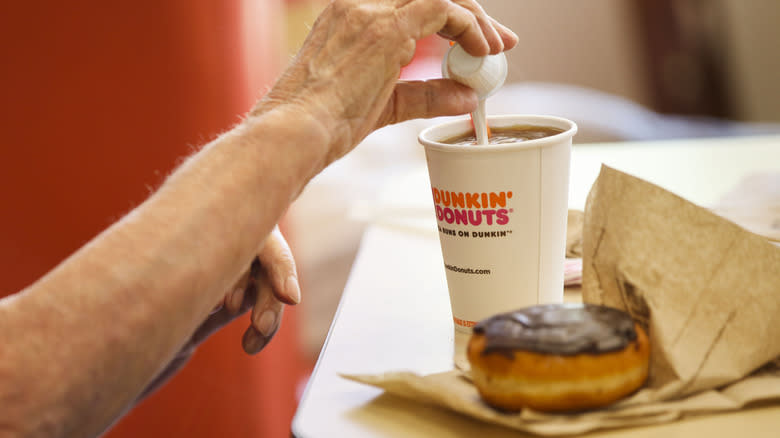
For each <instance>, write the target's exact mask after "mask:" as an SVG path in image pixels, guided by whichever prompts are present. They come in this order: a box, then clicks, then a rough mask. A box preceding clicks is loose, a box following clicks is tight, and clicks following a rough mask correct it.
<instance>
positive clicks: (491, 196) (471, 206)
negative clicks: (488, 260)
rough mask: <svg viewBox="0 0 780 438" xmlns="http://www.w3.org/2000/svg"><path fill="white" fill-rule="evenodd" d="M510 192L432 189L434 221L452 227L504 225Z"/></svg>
mask: <svg viewBox="0 0 780 438" xmlns="http://www.w3.org/2000/svg"><path fill="white" fill-rule="evenodd" d="M509 199H512V192H511V191H507V192H481V193H480V192H477V193H473V192H451V191H448V190H442V189H439V188H433V204H434V206H435V208H436V219H438V220H439V222H445V223H447V224H452V225H471V226H485V225H506V224H508V223H509V213H511V212H512V209H511V208H508V207H507V201H508V200H509Z"/></svg>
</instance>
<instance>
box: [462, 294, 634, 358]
mask: <svg viewBox="0 0 780 438" xmlns="http://www.w3.org/2000/svg"><path fill="white" fill-rule="evenodd" d="M474 333H478V334H484V335H485V340H486V343H485V349H484V350H483V352H482V354H483V355H485V354H491V353H500V354H504V355H506V356H508V357H512V354H513V352H514V351H517V350H525V351H532V352H536V353H547V354H559V355H565V356H571V355H575V354H582V353H588V354H603V353H608V352H612V351H618V350H622V349H623V348H625V347H626V346H627V345H628V344H630V343H631V342H632V341H634V340H635V339H636V331H635V330H634V321H633V320H632V319H631V316H629V315H628V314H627V313H625V312H623V311H621V310H618V309H614V308H612V307H606V306H598V305H595V304H549V305H541V306H533V307H526V308H524V309H520V310H517V311H514V312H508V313H502V314H500V315H496V316H493V317H490V318H488V319H485V320H483V321H480V322H479V323H478V324H477V325H475V326H474Z"/></svg>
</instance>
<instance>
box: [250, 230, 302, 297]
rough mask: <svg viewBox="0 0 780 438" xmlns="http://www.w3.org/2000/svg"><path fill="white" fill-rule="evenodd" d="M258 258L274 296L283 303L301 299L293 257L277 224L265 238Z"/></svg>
mask: <svg viewBox="0 0 780 438" xmlns="http://www.w3.org/2000/svg"><path fill="white" fill-rule="evenodd" d="M258 258H259V259H260V263H261V264H262V265H263V267H264V268H265V271H266V273H267V274H268V279H269V281H270V283H271V289H272V290H273V293H274V294H275V295H276V297H277V298H278V299H279V300H281V301H282V302H284V303H285V304H298V303H299V302H300V301H301V290H300V286H299V283H298V271H297V269H296V267H295V259H294V258H293V254H292V250H290V245H289V244H288V243H287V240H285V238H284V236H283V235H282V232H281V231H279V227H278V226H277V227H274V229H273V231H272V232H271V234H269V235H268V238H266V240H265V243H264V244H263V249H262V250H260V254H258Z"/></svg>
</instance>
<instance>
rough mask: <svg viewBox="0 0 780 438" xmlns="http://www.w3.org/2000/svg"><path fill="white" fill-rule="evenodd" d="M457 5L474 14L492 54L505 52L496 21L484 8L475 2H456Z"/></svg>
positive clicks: (466, 0) (461, 0)
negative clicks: (495, 24)
mask: <svg viewBox="0 0 780 438" xmlns="http://www.w3.org/2000/svg"><path fill="white" fill-rule="evenodd" d="M455 3H458V4H459V5H461V6H462V7H463V8H465V9H468V10H469V11H471V13H472V14H474V17H475V18H476V19H477V23H478V24H479V28H480V29H481V31H482V34H483V35H484V36H485V40H486V41H487V43H488V45H489V46H490V53H491V54H493V55H495V54H497V53H501V52H503V51H504V41H503V39H502V38H501V35H500V34H499V33H498V30H497V29H496V27H495V26H494V24H493V21H494V20H492V19H491V18H490V16H488V14H487V13H486V12H485V10H484V9H482V6H480V5H479V3H477V2H476V1H474V0H456V1H455Z"/></svg>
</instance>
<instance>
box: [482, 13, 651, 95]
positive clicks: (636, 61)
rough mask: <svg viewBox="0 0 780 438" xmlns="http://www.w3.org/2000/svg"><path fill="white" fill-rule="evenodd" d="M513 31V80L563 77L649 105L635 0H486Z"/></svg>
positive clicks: (510, 57)
mask: <svg viewBox="0 0 780 438" xmlns="http://www.w3.org/2000/svg"><path fill="white" fill-rule="evenodd" d="M481 4H482V5H483V7H484V8H485V10H486V11H487V12H488V13H489V14H490V15H492V16H493V17H495V18H496V19H498V20H499V21H501V22H502V23H504V24H506V25H508V26H509V27H510V28H512V30H514V31H515V32H516V33H517V34H518V35H519V37H520V45H519V46H518V47H516V48H515V49H513V50H512V51H510V52H508V53H507V56H508V57H509V60H510V73H509V81H514V82H517V81H541V82H560V83H566V84H573V85H580V86H584V87H589V88H594V89H597V90H601V91H605V92H607V93H611V94H615V95H619V96H623V97H626V98H628V99H631V100H633V101H635V102H638V103H641V104H644V105H649V103H650V97H649V90H648V85H647V83H648V78H647V76H646V74H645V71H646V69H645V64H644V63H645V59H644V55H643V52H642V50H641V44H642V43H641V40H640V35H639V32H638V31H637V29H636V27H637V16H636V13H635V10H634V6H635V4H636V3H635V2H633V1H625V0H588V1H581V0H565V1H564V0H557V1H549V0H482V1H481Z"/></svg>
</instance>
